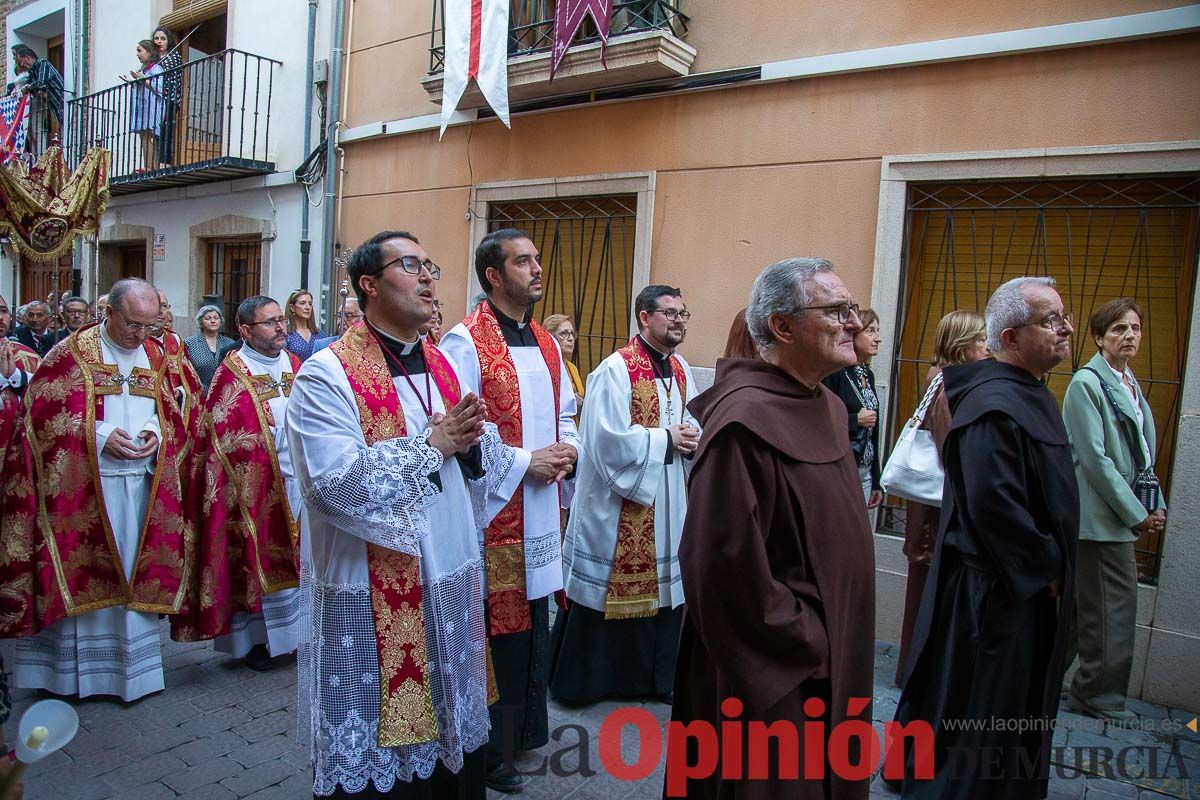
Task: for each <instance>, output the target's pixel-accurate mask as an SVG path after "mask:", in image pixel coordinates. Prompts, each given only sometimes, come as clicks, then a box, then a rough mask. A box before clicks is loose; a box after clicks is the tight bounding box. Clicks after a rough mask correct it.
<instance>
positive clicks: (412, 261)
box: [374, 256, 442, 281]
mask: <svg viewBox="0 0 1200 800" xmlns="http://www.w3.org/2000/svg"><path fill="white" fill-rule="evenodd" d="M392 264H399V265H400V269H402V270H404V271H405V272H407V273H408V274H409V275H420V274H421V268H422V267H424V268H425V269H427V270H429V274H430V276H431V277H432V278H433V279H434V280H435V281H436V280H439V279H440V278H441V277H442V268H441V267H439V266H438V265H437V264H435V263H433V262H432V261H430V260H429V259H425V260H424V261H422V260H421V259H419V258H417V257H416V256H400V257H399V258H393V259H392V260H391V261H389V262H387V263H386V264H384V265H383V266H382V267H380V268H379V269H377V270H375V272H374V274H375V275H381V274H383V271H384V270H385V269H387V268H388V267H390V266H391V265H392Z"/></svg>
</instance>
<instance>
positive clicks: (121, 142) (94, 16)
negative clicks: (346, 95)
mask: <svg viewBox="0 0 1200 800" xmlns="http://www.w3.org/2000/svg"><path fill="white" fill-rule="evenodd" d="M85 19H86V20H87V21H86V23H85V22H84V20H85ZM331 21H332V10H331V3H329V2H327V0H312V1H311V2H308V3H293V2H283V0H174V1H173V2H172V0H104V2H95V0H30V2H26V3H24V4H23V5H21V6H20V8H13V9H10V10H9V13H8V15H7V19H6V20H5V29H6V35H7V37H8V44H9V48H11V46H12V45H13V44H15V43H16V41H22V42H26V41H28V42H30V43H31V46H33V47H34V48H35V50H38V52H39V54H40V53H42V52H43V48H44V46H45V40H43V39H38V38H36V37H33V36H32V34H31V32H34V33H38V32H40V33H45V32H47V31H49V30H50V29H51V28H53V26H54V25H55V24H56V23H58V22H63V23H64V27H63V36H64V37H65V41H66V42H67V43H68V45H69V46H67V47H66V48H65V50H66V52H67V56H66V63H65V67H64V69H63V75H64V82H65V84H66V86H67V87H68V93H67V99H66V109H65V119H64V120H63V122H62V126H61V127H62V129H61V131H60V132H59V133H60V134H61V136H60V138H61V140H62V141H63V144H64V149H65V152H66V154H67V158H68V162H69V163H70V164H71V165H72V166H73V165H74V164H75V163H76V159H77V158H78V157H79V155H80V154H81V153H82V152H83V151H84V150H85V149H86V148H87V147H89V146H91V145H94V144H99V145H100V146H103V147H105V148H107V149H108V150H109V151H110V154H111V163H110V169H109V180H110V189H111V192H112V199H111V201H110V202H109V205H108V210H107V211H106V213H105V215H104V218H103V221H102V225H101V229H100V231H99V232H98V234H97V235H96V236H95V237H91V239H90V240H88V239H81V240H80V241H79V242H78V243H77V246H76V248H75V254H74V257H73V259H72V260H71V263H70V264H69V265H68V264H66V263H64V264H63V265H62V266H61V267H60V266H59V265H49V266H47V265H34V264H31V263H27V262H23V261H22V259H20V258H18V257H14V254H13V253H12V252H11V251H7V256H8V259H9V262H10V263H9V264H7V265H5V264H0V273H3V277H0V283H2V284H3V286H4V287H5V289H6V290H7V291H9V292H10V293H12V294H14V295H15V296H16V297H17V298H18V299H19V300H21V301H27V300H30V299H33V298H34V297H39V296H43V295H44V293H45V288H46V286H47V285H49V284H48V283H47V275H46V273H47V272H48V271H49V272H50V273H52V274H50V275H49V276H48V277H49V279H51V280H52V281H53V282H54V284H55V286H56V288H72V286H70V285H64V284H71V285H73V287H74V289H75V290H77V291H79V292H81V293H82V294H83V295H84V296H85V297H87V298H89V299H93V298H95V297H96V296H98V295H99V294H101V293H103V292H105V291H107V288H108V287H109V286H111V285H112V283H113V282H114V281H116V280H117V279H119V278H121V277H126V276H136V277H143V278H146V279H148V280H150V281H152V282H154V283H155V285H157V286H159V287H160V288H161V289H163V290H164V291H165V292H166V293H167V295H168V297H169V298H170V299H171V301H172V304H173V313H174V316H175V327H176V330H177V331H179V332H180V333H181V334H184V335H187V334H189V333H192V332H194V330H195V323H194V321H193V315H194V313H195V311H196V309H198V308H199V307H200V306H201V305H204V304H205V303H206V302H215V303H217V304H218V305H222V306H223V307H224V308H225V311H226V324H227V327H228V328H229V329H230V330H232V326H233V323H232V316H233V314H232V312H233V310H234V309H236V307H237V304H238V303H239V302H240V301H241V300H242V299H244V298H245V297H247V296H250V295H254V294H259V293H264V294H269V295H271V296H275V297H278V298H279V299H280V300H281V301H282V300H283V299H285V298H286V297H287V296H288V294H290V293H291V292H292V291H293V290H296V289H299V288H306V289H308V290H310V291H312V292H313V294H314V296H315V297H316V298H318V299H319V298H320V297H321V296H322V287H321V282H322V270H323V265H325V264H327V263H328V260H329V259H328V258H325V257H324V253H325V248H324V247H323V245H322V241H323V232H324V213H323V209H324V207H325V205H326V204H325V203H324V202H323V192H324V184H323V181H322V178H323V177H324V176H323V172H322V170H323V164H324V161H323V159H322V158H321V156H322V155H323V149H322V141H323V137H324V124H325V123H324V120H325V117H326V114H325V106H326V104H327V102H328V97H327V93H326V81H325V77H324V75H325V68H326V67H327V65H328V58H329V52H330V43H329V42H330V39H329V31H330V26H331ZM157 27H164V28H167V29H169V30H170V31H171V32H172V33H173V34H174V35H175V36H176V38H177V39H178V40H179V45H178V53H179V54H180V57H181V61H182V66H180V67H178V68H176V69H173V70H170V71H168V72H166V73H164V74H163V75H161V76H160V77H159V78H158V79H157V81H158V82H157V83H155V84H152V85H150V86H151V88H153V89H154V90H155V93H156V94H155V96H154V97H153V98H151V99H150V100H149V101H147V99H146V98H147V96H148V95H147V91H146V90H147V87H148V84H147V82H146V81H140V82H139V81H137V80H131V79H130V74H129V73H130V72H131V71H132V70H136V69H138V68H139V62H138V60H137V58H136V57H135V49H136V46H137V43H138V41H139V40H142V39H150V38H151V34H152V32H153V31H154V30H155V28H157ZM76 31H79V32H80V34H79V35H76ZM6 56H7V58H8V62H9V76H10V78H9V79H10V80H11V79H12V75H13V65H12V64H11V62H12V58H11V54H10V53H8V52H7V51H6ZM147 119H148V120H149V121H147ZM147 128H149V129H150V133H151V134H152V135H147V133H144V132H142V131H144V130H145V129H147ZM310 155H312V156H313V157H312V158H309V156H310ZM284 243H287V244H286V245H285V244H284ZM6 250H7V248H6ZM6 267H7V268H6Z"/></svg>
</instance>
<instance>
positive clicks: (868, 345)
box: [821, 308, 883, 508]
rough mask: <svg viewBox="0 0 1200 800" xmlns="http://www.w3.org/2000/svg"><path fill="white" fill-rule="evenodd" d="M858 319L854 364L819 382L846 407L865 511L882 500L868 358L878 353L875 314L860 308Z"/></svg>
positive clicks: (875, 400) (876, 410)
mask: <svg viewBox="0 0 1200 800" xmlns="http://www.w3.org/2000/svg"><path fill="white" fill-rule="evenodd" d="M856 310H857V309H856ZM858 318H859V320H860V321H861V322H862V330H860V331H859V332H858V333H856V334H854V353H855V355H857V356H858V363H857V364H855V365H854V366H852V367H843V368H842V369H839V370H838V371H837V372H835V373H833V374H832V375H830V376H828V377H827V378H825V380H823V381H821V383H823V384H825V386H826V388H828V389H829V390H830V391H831V392H833V393H834V394H836V395H837V396H838V397H840V398H841V399H842V402H843V403H845V404H846V411H847V412H848V413H849V422H850V449H851V450H853V451H854V460H855V463H857V464H858V475H859V478H860V480H861V481H862V488H863V501H864V502H865V503H866V504H867V508H875V506H877V505H879V504H880V502H882V501H883V490H882V489H880V488H879V426H878V422H879V396H878V395H877V394H876V393H875V373H874V372H872V371H871V358H872V357H873V356H874V355H875V354H876V353H878V352H879V342H880V338H879V315H878V314H876V313H875V312H874V311H872V310H871V309H869V308H864V309H863V310H862V311H860V312H858Z"/></svg>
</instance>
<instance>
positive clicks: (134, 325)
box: [109, 306, 158, 333]
mask: <svg viewBox="0 0 1200 800" xmlns="http://www.w3.org/2000/svg"><path fill="white" fill-rule="evenodd" d="M109 308H112V306H109ZM113 313H114V314H116V315H117V316H118V317H120V318H121V322H123V323H125V327H126V328H129V330H131V331H133V332H134V333H141V332H142V331H144V330H146V329H147V328H152V327H154V326H155V325H157V324H158V323H157V322H153V323H151V324H150V325H147V324H146V323H144V322H130V321H129V317H127V316H125V315H124V314H122V313H121V312H120V311H116V310H114V311H113Z"/></svg>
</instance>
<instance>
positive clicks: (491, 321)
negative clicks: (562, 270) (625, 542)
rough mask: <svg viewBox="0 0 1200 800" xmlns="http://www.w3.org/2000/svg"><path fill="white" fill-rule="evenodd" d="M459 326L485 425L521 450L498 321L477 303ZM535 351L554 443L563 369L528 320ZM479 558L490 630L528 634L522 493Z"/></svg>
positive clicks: (515, 396) (512, 371)
mask: <svg viewBox="0 0 1200 800" xmlns="http://www.w3.org/2000/svg"><path fill="white" fill-rule="evenodd" d="M463 325H465V326H466V328H467V331H468V332H469V333H470V334H471V338H472V339H473V340H474V341H475V349H476V351H477V352H478V353H479V375H480V391H481V392H482V394H483V401H484V402H485V403H487V410H488V421H489V422H494V423H496V427H497V428H498V429H499V432H500V440H501V441H502V442H504V443H505V444H506V445H508V446H509V447H521V446H522V435H523V428H522V423H521V390H520V388H519V386H518V384H517V368H516V367H515V366H514V365H513V360H512V354H511V353H509V352H508V344H507V343H506V342H505V341H504V333H503V331H501V330H500V323H499V321H497V319H496V315H495V314H494V313H492V307H491V304H490V303H487V302H483V303H480V304H479V305H478V306H477V307H476V309H475V310H474V311H473V312H471V314H470V316H468V317H467V318H466V319H464V320H463ZM529 327H530V329H531V330H532V331H533V335H534V337H535V338H536V339H537V343H538V349H540V350H541V351H542V358H543V359H544V360H545V362H546V369H548V370H550V383H551V385H552V386H553V387H554V424H555V434H554V439H555V441H557V440H558V436H559V434H558V415H559V390H560V387H561V383H562V365H561V363H560V360H559V354H558V347H557V346H556V345H555V343H554V337H553V336H551V335H550V334H549V332H547V331H546V329H545V328H543V327H542V326H541V325H539V324H538V323H536V322H533V321H530V323H529ZM483 548H484V549H483V554H484V561H485V562H486V566H487V582H488V623H489V625H488V629H489V633H490V634H491V635H492V636H500V635H503V634H506V633H519V632H521V631H527V630H530V629H531V628H532V627H533V620H532V619H531V618H530V615H529V601H528V599H527V597H526V594H525V494H524V487H520V486H519V487H517V491H515V492H513V496H512V499H511V500H509V501H508V504H507V505H505V506H504V508H502V509H501V510H500V513H498V514H497V515H496V517H495V519H493V520H492V522H491V524H489V525H488V527H487V530H485V531H484V533H483Z"/></svg>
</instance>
